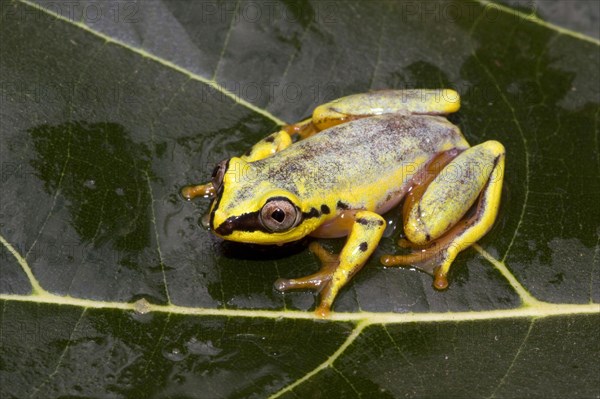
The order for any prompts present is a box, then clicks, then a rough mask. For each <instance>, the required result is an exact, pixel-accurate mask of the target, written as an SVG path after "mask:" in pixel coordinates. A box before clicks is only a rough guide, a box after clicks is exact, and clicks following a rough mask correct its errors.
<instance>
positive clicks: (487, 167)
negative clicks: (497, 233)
mask: <svg viewBox="0 0 600 399" xmlns="http://www.w3.org/2000/svg"><path fill="white" fill-rule="evenodd" d="M504 157H505V151H504V147H503V146H502V144H500V143H499V142H497V141H488V142H485V143H483V144H480V145H478V146H475V147H472V148H469V149H467V150H466V151H464V152H463V153H462V154H460V155H459V156H458V157H456V159H454V160H453V161H452V162H450V163H449V164H448V165H447V166H446V167H445V168H444V169H442V171H441V172H440V174H439V175H438V176H437V177H436V178H435V179H434V180H433V181H432V183H431V184H430V185H429V187H428V188H427V190H425V192H424V193H423V196H422V197H421V199H420V200H418V201H416V202H415V204H414V206H413V207H412V209H411V210H410V213H409V215H408V217H407V219H406V223H405V234H406V236H407V238H408V240H409V241H411V242H412V243H414V244H417V245H425V244H428V243H431V242H432V241H434V240H436V239H437V242H434V245H433V246H432V247H430V248H429V249H426V250H423V251H415V252H413V254H411V255H406V256H397V257H394V256H389V257H384V258H383V259H382V261H383V263H384V264H386V265H396V264H406V263H408V262H410V263H413V264H418V263H422V264H424V265H422V267H421V268H422V269H424V270H426V271H429V272H433V270H434V269H435V275H436V281H435V286H436V287H437V288H440V289H441V288H445V287H446V286H447V281H446V275H447V273H448V270H449V268H450V265H451V264H452V261H453V260H454V258H455V257H456V255H458V253H459V252H461V251H463V250H464V249H466V248H468V247H469V246H471V245H473V244H474V243H476V242H477V241H478V240H479V239H480V238H481V237H483V236H484V235H485V234H486V233H487V232H488V231H489V229H490V228H491V227H492V225H493V223H494V220H495V219H496V216H497V214H498V207H499V205H500V196H501V191H502V180H503V173H504ZM478 197H479V203H478V206H477V210H476V212H475V214H474V215H473V216H471V217H469V218H467V219H463V217H464V215H465V214H466V213H467V211H468V210H469V209H470V208H471V206H472V205H473V204H474V203H475V201H476V200H477V198H478ZM461 219H463V220H461ZM436 263H437V264H436ZM438 266H439V267H438Z"/></svg>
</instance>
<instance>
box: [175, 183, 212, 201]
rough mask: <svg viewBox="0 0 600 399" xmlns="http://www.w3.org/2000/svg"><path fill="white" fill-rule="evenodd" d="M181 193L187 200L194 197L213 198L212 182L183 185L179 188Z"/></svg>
mask: <svg viewBox="0 0 600 399" xmlns="http://www.w3.org/2000/svg"><path fill="white" fill-rule="evenodd" d="M181 195H182V196H183V198H185V199H186V200H188V201H190V200H192V199H194V198H196V197H203V198H213V197H214V196H215V188H214V186H213V184H212V183H206V184H200V185H197V186H194V185H191V186H185V187H183V188H182V189H181Z"/></svg>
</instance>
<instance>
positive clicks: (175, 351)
mask: <svg viewBox="0 0 600 399" xmlns="http://www.w3.org/2000/svg"><path fill="white" fill-rule="evenodd" d="M162 354H163V356H164V357H165V359H168V360H171V361H173V362H180V361H182V360H183V359H185V358H186V357H187V353H185V352H184V351H182V350H181V348H178V347H176V346H173V347H167V348H164V349H163V351H162Z"/></svg>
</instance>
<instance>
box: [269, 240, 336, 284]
mask: <svg viewBox="0 0 600 399" xmlns="http://www.w3.org/2000/svg"><path fill="white" fill-rule="evenodd" d="M309 249H310V251H311V252H313V253H314V254H315V255H316V256H317V258H319V260H320V261H321V269H319V271H318V272H316V273H313V274H310V275H308V276H305V277H300V278H280V279H277V280H276V281H275V283H274V284H273V286H274V287H275V289H276V290H277V291H281V292H284V291H289V290H297V289H312V290H314V291H316V292H319V291H321V290H322V289H323V287H324V286H325V284H327V283H328V282H329V281H331V278H332V276H333V273H334V271H335V269H336V268H337V267H338V265H339V264H340V261H339V257H338V256H336V255H333V254H330V253H329V252H327V250H326V249H325V248H323V247H322V246H321V245H319V244H318V243H312V244H311V245H310V247H309Z"/></svg>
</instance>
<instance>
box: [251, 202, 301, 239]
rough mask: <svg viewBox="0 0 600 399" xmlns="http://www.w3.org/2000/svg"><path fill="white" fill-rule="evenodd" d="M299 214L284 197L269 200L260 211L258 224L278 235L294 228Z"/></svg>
mask: <svg viewBox="0 0 600 399" xmlns="http://www.w3.org/2000/svg"><path fill="white" fill-rule="evenodd" d="M299 215H300V212H298V208H296V206H295V205H294V204H292V202H291V201H290V200H289V199H287V198H284V197H276V198H271V199H270V200H269V201H267V203H266V204H265V205H264V206H263V207H262V209H261V210H260V222H261V223H262V225H263V226H264V227H265V228H266V229H267V230H269V231H271V232H273V233H279V232H282V231H285V230H289V229H290V228H292V227H294V226H295V225H296V224H297V223H298V221H299V217H298V216H299Z"/></svg>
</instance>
